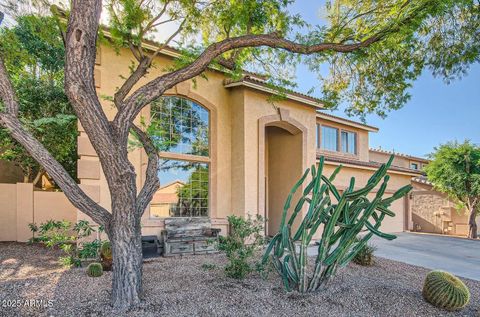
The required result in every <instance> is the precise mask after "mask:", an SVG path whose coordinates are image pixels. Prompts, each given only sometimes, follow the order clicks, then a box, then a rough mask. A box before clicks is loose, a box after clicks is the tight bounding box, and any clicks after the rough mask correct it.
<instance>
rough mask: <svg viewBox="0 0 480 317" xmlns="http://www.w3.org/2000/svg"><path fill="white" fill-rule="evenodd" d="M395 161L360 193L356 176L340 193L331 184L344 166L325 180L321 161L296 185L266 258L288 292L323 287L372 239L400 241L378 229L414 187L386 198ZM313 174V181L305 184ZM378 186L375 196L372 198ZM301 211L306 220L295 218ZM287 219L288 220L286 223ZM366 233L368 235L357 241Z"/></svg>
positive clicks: (381, 170)
mask: <svg viewBox="0 0 480 317" xmlns="http://www.w3.org/2000/svg"><path fill="white" fill-rule="evenodd" d="M393 158H394V156H393V155H392V156H391V157H390V159H389V161H388V162H387V163H386V164H383V165H382V166H381V167H380V168H379V169H378V170H377V171H376V172H375V173H374V174H373V175H372V177H371V178H370V179H369V180H368V181H367V183H366V185H365V187H363V188H361V189H355V178H354V177H352V178H351V180H350V185H349V186H348V188H346V189H345V190H343V192H342V191H341V190H339V189H337V188H336V186H335V185H333V181H334V179H335V177H336V175H337V174H338V172H339V171H340V169H341V168H342V167H341V166H339V167H338V168H337V169H336V170H335V171H334V172H333V174H332V175H331V176H330V177H327V176H324V175H323V174H322V172H323V164H324V158H323V157H322V158H320V163H319V165H318V170H317V169H316V167H315V166H312V168H311V169H307V171H306V172H305V173H304V174H303V176H302V177H301V178H300V180H299V181H298V182H297V183H296V184H295V185H294V186H293V188H292V190H291V192H290V194H289V195H288V197H287V200H286V202H285V206H284V208H283V214H282V220H281V223H280V228H279V230H278V233H277V234H276V235H275V236H274V237H273V238H272V240H271V242H270V244H269V245H268V247H267V249H266V251H265V254H264V257H263V264H266V262H267V261H268V260H269V259H270V260H271V261H272V263H273V266H274V267H275V268H276V270H277V271H278V273H279V275H280V276H281V277H282V280H283V284H284V286H285V288H286V289H287V291H291V290H296V291H298V292H300V293H305V292H313V291H316V290H318V289H320V288H321V287H322V286H325V285H326V284H327V283H328V281H329V280H330V279H332V278H333V277H334V276H335V274H336V271H337V269H338V268H341V267H344V266H346V265H347V264H348V263H349V262H350V261H351V260H352V259H353V258H354V257H355V256H356V255H357V254H358V252H360V251H361V250H362V249H363V248H364V246H365V245H366V244H367V242H368V240H369V239H370V238H371V237H372V236H373V235H377V236H379V237H381V238H384V239H388V240H392V239H395V238H396V236H395V235H391V234H387V233H384V232H381V231H380V230H379V228H380V226H381V224H382V221H383V220H384V218H385V217H386V216H389V217H393V216H395V214H394V213H393V212H392V211H391V210H390V209H389V207H390V205H391V204H392V203H393V202H394V201H395V200H397V199H400V198H402V197H403V196H405V195H406V194H407V193H408V192H409V191H410V190H411V186H410V185H407V186H404V187H402V188H400V189H399V190H398V191H396V192H395V193H394V194H393V195H391V196H390V197H387V198H383V194H384V193H385V190H386V188H387V183H388V180H389V176H388V175H387V170H388V168H389V167H390V165H391V164H392V161H393ZM310 173H311V180H310V181H309V182H307V183H306V184H305V185H304V182H305V180H306V179H307V177H308V175H309V174H310ZM380 183H381V185H380V187H379V188H378V190H377V191H376V193H375V195H371V196H369V194H370V193H371V192H372V191H373V190H374V189H375V188H376V187H377V185H379V184H380ZM297 192H299V193H297ZM294 196H297V197H298V201H297V202H296V204H294V205H292V200H293V197H294ZM372 196H373V197H372ZM371 197H372V198H371ZM291 206H294V207H293V208H291ZM303 210H305V216H304V217H303V219H297V217H298V218H300V217H299V215H302V214H303ZM287 215H290V217H289V218H288V219H287ZM295 220H297V221H295ZM320 230H322V231H321V239H320V240H319V241H318V250H317V256H316V259H315V266H314V269H313V272H312V273H311V274H309V270H308V267H307V264H308V263H307V262H308V257H307V248H308V246H309V245H310V244H311V241H312V239H313V238H314V237H315V236H316V233H317V232H320ZM362 231H366V232H368V233H366V234H364V235H362V238H361V239H360V240H357V239H356V237H357V235H358V234H359V233H360V232H362Z"/></svg>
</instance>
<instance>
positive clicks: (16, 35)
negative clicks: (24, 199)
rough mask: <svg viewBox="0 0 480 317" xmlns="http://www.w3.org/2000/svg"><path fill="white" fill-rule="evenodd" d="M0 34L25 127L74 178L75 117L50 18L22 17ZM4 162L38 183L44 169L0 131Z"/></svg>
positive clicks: (62, 51) (58, 41) (60, 45)
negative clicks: (64, 82)
mask: <svg viewBox="0 0 480 317" xmlns="http://www.w3.org/2000/svg"><path fill="white" fill-rule="evenodd" d="M16 22H17V24H16V25H15V26H14V27H13V28H10V29H2V30H1V31H0V50H1V53H2V56H3V58H4V61H5V64H6V67H7V69H8V70H9V71H10V74H11V79H12V83H13V86H14V87H15V89H16V92H17V98H18V101H19V104H20V108H19V116H20V118H21V120H22V122H23V124H24V125H25V127H26V128H27V129H28V130H29V131H31V133H32V134H33V135H34V136H35V137H36V138H38V139H39V140H40V141H41V142H42V144H43V145H44V146H45V147H46V148H47V149H48V150H49V151H50V152H51V153H53V154H54V156H55V158H56V159H57V160H58V161H60V162H61V164H62V165H63V166H64V167H65V168H66V169H67V170H68V172H69V173H70V174H71V175H73V176H74V177H75V175H76V160H77V154H76V151H77V146H76V142H77V126H76V116H75V115H74V112H73V109H72V107H71V105H70V104H69V102H68V99H67V96H66V95H65V92H64V88H63V68H64V65H65V59H64V56H65V48H64V45H63V42H62V39H61V36H60V33H59V30H58V25H57V23H56V21H55V20H54V19H53V18H51V17H38V16H33V15H28V16H22V17H19V18H18V19H17V21H16ZM0 159H5V160H8V161H12V162H14V163H15V164H16V165H18V166H20V167H21V169H22V171H23V174H24V176H25V181H28V182H34V183H37V182H38V180H39V177H40V176H41V175H43V174H44V172H45V170H44V169H43V168H41V167H40V165H39V164H38V163H37V161H36V160H35V159H33V158H32V157H31V155H30V154H29V153H28V152H27V151H26V150H25V148H24V147H23V146H22V145H21V144H20V143H18V142H17V141H16V140H15V139H14V138H12V137H11V136H10V133H9V132H8V130H7V129H4V128H1V129H0Z"/></svg>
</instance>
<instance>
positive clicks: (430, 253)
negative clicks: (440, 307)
mask: <svg viewBox="0 0 480 317" xmlns="http://www.w3.org/2000/svg"><path fill="white" fill-rule="evenodd" d="M370 241H371V243H372V244H373V245H375V246H376V247H377V251H376V252H375V255H377V256H380V257H384V258H387V259H392V260H395V261H401V262H405V263H408V264H413V265H418V266H423V267H426V268H429V269H440V270H445V271H448V272H450V273H453V274H455V275H459V276H462V277H466V278H470V279H474V280H477V281H480V240H477V241H473V240H466V239H461V238H453V237H447V236H440V235H428V234H416V233H408V232H402V233H399V234H398V238H397V239H395V240H393V241H387V240H385V239H381V238H378V237H376V236H375V237H374V238H372V239H371V240H370Z"/></svg>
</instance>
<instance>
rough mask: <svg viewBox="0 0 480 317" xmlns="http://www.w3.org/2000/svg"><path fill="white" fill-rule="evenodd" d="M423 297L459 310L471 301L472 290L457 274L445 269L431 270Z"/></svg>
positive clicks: (424, 286)
mask: <svg viewBox="0 0 480 317" xmlns="http://www.w3.org/2000/svg"><path fill="white" fill-rule="evenodd" d="M422 293H423V297H424V298H425V300H426V301H427V302H429V303H430V304H432V305H434V306H436V307H439V308H444V309H446V310H458V309H461V308H463V307H465V306H466V305H467V304H468V302H469V301H470V291H469V290H468V288H467V286H466V285H465V284H464V283H463V282H462V281H461V280H460V279H459V278H458V277H456V276H454V275H452V274H450V273H448V272H444V271H431V272H430V273H428V274H427V277H426V278H425V283H424V285H423V292H422Z"/></svg>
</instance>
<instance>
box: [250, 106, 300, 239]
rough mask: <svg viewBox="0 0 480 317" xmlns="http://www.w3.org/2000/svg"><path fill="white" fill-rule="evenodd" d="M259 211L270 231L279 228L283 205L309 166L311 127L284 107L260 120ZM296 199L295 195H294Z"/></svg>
mask: <svg viewBox="0 0 480 317" xmlns="http://www.w3.org/2000/svg"><path fill="white" fill-rule="evenodd" d="M259 137H260V138H259V178H258V179H259V197H258V206H259V212H260V214H261V215H262V216H264V217H265V219H266V222H265V233H266V235H270V236H272V235H274V234H275V233H276V232H277V231H278V228H279V225H280V221H281V216H282V211H283V205H284V203H285V199H286V198H287V196H288V193H289V192H290V190H291V188H292V186H293V185H294V184H295V183H296V182H297V180H298V179H299V178H300V177H301V175H302V173H303V171H304V170H305V168H306V166H305V165H306V143H307V141H306V140H307V129H306V128H305V127H304V126H303V125H302V124H301V123H299V122H298V121H296V120H295V119H293V118H291V117H290V115H289V113H288V111H286V110H284V109H280V111H279V114H278V115H271V116H266V117H263V118H261V119H260V120H259ZM294 201H295V198H294Z"/></svg>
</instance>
